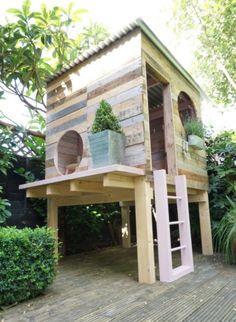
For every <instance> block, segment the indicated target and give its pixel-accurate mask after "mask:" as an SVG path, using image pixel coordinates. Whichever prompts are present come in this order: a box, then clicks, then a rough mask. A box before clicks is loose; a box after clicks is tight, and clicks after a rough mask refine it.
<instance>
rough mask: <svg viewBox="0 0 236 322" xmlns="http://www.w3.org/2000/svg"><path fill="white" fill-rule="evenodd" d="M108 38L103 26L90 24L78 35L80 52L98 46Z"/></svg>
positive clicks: (95, 23) (94, 23)
mask: <svg viewBox="0 0 236 322" xmlns="http://www.w3.org/2000/svg"><path fill="white" fill-rule="evenodd" d="M108 36H109V32H108V30H107V28H106V27H105V26H103V25H102V24H99V23H97V22H90V23H89V25H87V26H85V27H84V28H83V30H82V32H81V33H80V34H79V35H78V37H77V41H78V43H79V44H80V48H81V50H87V49H89V48H91V47H92V46H96V45H98V44H99V43H100V42H101V41H103V40H104V39H105V38H106V37H108Z"/></svg>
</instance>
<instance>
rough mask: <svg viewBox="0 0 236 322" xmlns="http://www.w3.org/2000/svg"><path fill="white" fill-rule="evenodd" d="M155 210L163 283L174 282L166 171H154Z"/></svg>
mask: <svg viewBox="0 0 236 322" xmlns="http://www.w3.org/2000/svg"><path fill="white" fill-rule="evenodd" d="M153 177H154V191H155V208H156V217H157V236H158V260H159V275H160V281H161V282H169V281H171V280H172V270H173V269H172V267H173V266H172V254H171V239H170V225H169V207H168V197H167V183H166V171H165V170H154V171H153Z"/></svg>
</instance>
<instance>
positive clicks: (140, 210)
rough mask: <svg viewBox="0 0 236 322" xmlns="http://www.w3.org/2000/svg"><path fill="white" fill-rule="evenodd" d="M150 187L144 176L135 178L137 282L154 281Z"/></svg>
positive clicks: (148, 282)
mask: <svg viewBox="0 0 236 322" xmlns="http://www.w3.org/2000/svg"><path fill="white" fill-rule="evenodd" d="M151 197H152V196H151V188H150V183H149V182H146V181H145V177H137V178H136V179H135V213H136V232H137V252H138V279H139V283H146V284H152V283H155V280H156V276H155V264H154V249H153V231H152V214H151Z"/></svg>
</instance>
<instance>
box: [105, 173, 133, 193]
mask: <svg viewBox="0 0 236 322" xmlns="http://www.w3.org/2000/svg"><path fill="white" fill-rule="evenodd" d="M103 186H104V187H113V188H124V189H134V179H133V178H132V177H128V176H123V175H119V174H113V173H107V174H104V176H103Z"/></svg>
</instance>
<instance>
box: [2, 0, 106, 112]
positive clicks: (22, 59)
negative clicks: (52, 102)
mask: <svg viewBox="0 0 236 322" xmlns="http://www.w3.org/2000/svg"><path fill="white" fill-rule="evenodd" d="M8 12H9V13H10V14H11V15H12V18H11V22H9V21H7V22H6V24H4V25H2V26H0V69H1V74H0V82H1V83H0V89H1V90H2V91H6V92H10V93H12V94H15V95H17V96H18V97H19V99H20V100H21V101H22V102H23V103H24V104H25V105H26V106H27V107H28V108H29V109H31V110H33V111H43V112H45V110H46V104H45V102H44V98H45V92H46V88H45V80H46V79H47V78H48V77H50V76H51V75H52V74H54V73H56V72H58V71H60V70H61V69H62V68H63V67H65V66H66V65H68V64H70V63H71V62H72V61H74V60H75V59H76V57H77V56H78V55H79V54H80V53H81V52H82V50H83V47H84V45H83V44H82V43H80V41H79V38H78V37H77V35H75V36H72V35H74V30H76V29H79V28H80V29H81V26H79V24H80V23H81V17H82V16H83V14H84V13H85V12H86V10H83V9H79V10H74V8H73V4H72V3H69V4H68V7H67V8H63V7H60V6H55V7H53V8H52V9H48V8H47V6H46V5H45V4H43V5H42V6H41V10H40V11H39V12H36V11H31V2H30V1H29V0H25V1H24V2H23V5H22V8H21V9H16V8H13V9H9V10H8ZM98 26H99V25H98ZM96 30H97V31H98V33H97V32H96V33H93V34H90V35H89V37H90V38H89V39H90V40H89V43H91V42H92V41H93V38H94V41H96V39H98V38H99V39H104V37H105V32H104V30H102V29H101V30H100V31H99V30H98V28H97V29H96ZM76 37H77V38H76ZM86 37H87V34H86V35H84V38H83V42H85V40H86ZM81 41H82V40H81ZM1 95H2V93H0V96H1Z"/></svg>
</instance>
